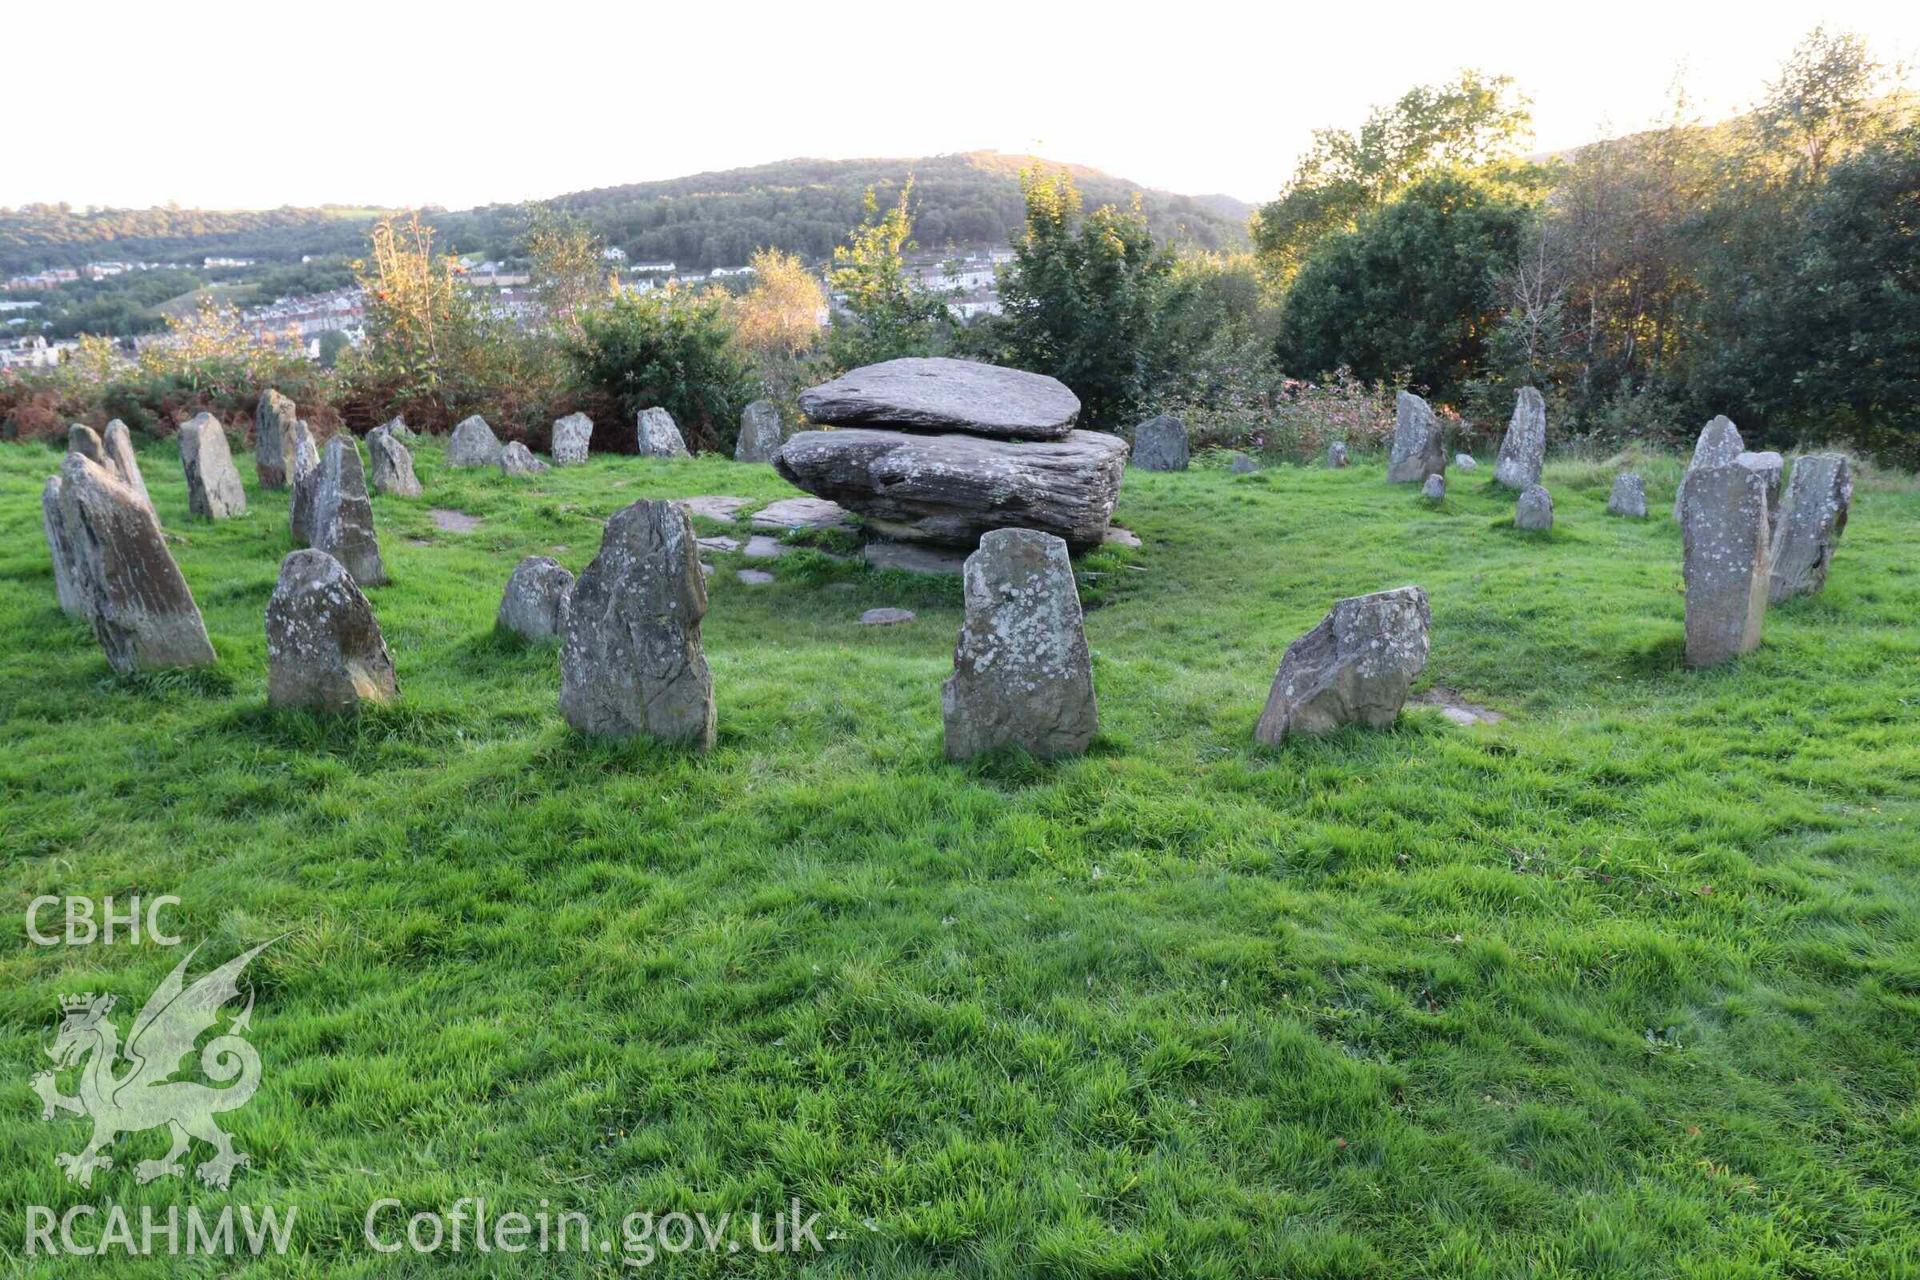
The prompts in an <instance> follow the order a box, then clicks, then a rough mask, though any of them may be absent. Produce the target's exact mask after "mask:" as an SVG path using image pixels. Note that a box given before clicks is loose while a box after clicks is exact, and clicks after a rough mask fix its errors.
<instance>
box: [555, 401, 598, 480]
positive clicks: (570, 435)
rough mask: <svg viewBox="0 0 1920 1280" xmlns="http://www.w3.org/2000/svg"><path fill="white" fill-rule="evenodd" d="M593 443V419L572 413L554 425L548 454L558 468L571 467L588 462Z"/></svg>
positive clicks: (556, 421)
mask: <svg viewBox="0 0 1920 1280" xmlns="http://www.w3.org/2000/svg"><path fill="white" fill-rule="evenodd" d="M592 443H593V419H592V418H589V417H588V416H587V415H586V414H584V413H570V414H568V415H567V416H566V417H564V418H560V419H557V420H555V422H554V424H553V441H552V443H551V444H550V445H549V446H548V449H547V452H549V453H551V454H552V455H553V465H554V466H556V467H571V466H575V465H577V464H578V463H582V462H585V461H586V460H587V452H588V449H589V448H590V447H591V445H592Z"/></svg>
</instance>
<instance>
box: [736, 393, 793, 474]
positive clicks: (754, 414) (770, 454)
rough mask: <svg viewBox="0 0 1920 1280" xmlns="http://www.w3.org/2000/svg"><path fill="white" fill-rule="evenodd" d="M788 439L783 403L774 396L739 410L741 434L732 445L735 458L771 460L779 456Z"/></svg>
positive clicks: (757, 460) (741, 459) (738, 459)
mask: <svg viewBox="0 0 1920 1280" xmlns="http://www.w3.org/2000/svg"><path fill="white" fill-rule="evenodd" d="M786 439H787V429H786V425H785V424H784V423H782V422H781V421H780V406H778V405H776V404H775V403H774V402H773V401H771V400H755V401H754V402H753V403H752V404H750V405H748V406H747V407H746V409H745V410H744V411H743V412H742V413H741V414H740V438H739V439H738V440H737V441H735V443H734V446H733V460H734V461H735V462H772V461H773V460H774V459H775V458H777V457H779V456H780V446H781V445H782V444H785V443H786Z"/></svg>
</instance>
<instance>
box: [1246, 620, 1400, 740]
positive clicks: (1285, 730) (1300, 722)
mask: <svg viewBox="0 0 1920 1280" xmlns="http://www.w3.org/2000/svg"><path fill="white" fill-rule="evenodd" d="M1432 625H1433V614H1432V611H1431V609H1430V608H1429V606H1428V604H1427V593H1426V592H1425V591H1422V590H1421V589H1420V588H1419V587H1397V588H1395V589H1394V590H1392V591H1376V592H1374V593H1373V594H1371V595H1364V596H1351V597H1349V598H1348V599H1345V600H1340V601H1336V602H1335V603H1334V606H1333V609H1332V611H1331V612H1329V613H1328V614H1327V616H1326V617H1324V618H1322V619H1321V620H1320V624H1319V625H1318V626H1316V627H1315V628H1314V629H1313V630H1311V631H1309V632H1307V634H1305V635H1303V636H1301V637H1300V638H1299V639H1298V640H1295V641H1294V642H1293V643H1292V644H1290V645H1288V646H1287V652H1286V654H1285V655H1284V656H1282V658H1281V659H1280V669H1279V670H1278V671H1276V672H1275V673H1274V677H1273V687H1272V688H1271V689H1270V690H1269V691H1268V693H1267V705H1266V708H1265V709H1264V710H1262V711H1261V713H1260V722H1259V724H1258V725H1256V726H1255V727H1254V731H1253V736H1254V740H1255V741H1257V742H1263V743H1267V744H1269V745H1271V744H1274V743H1278V742H1280V741H1281V740H1283V739H1285V738H1287V737H1290V736H1292V735H1294V734H1322V733H1331V732H1333V731H1334V730H1335V729H1338V728H1340V727H1341V726H1343V725H1364V726H1366V727H1367V728H1370V729H1385V728H1387V727H1388V726H1390V725H1391V724H1392V723H1393V722H1394V721H1395V720H1396V719H1398V718H1399V715H1400V709H1401V707H1403V706H1405V705H1406V701H1407V687H1408V685H1410V684H1411V683H1412V682H1413V678H1414V677H1415V676H1417V675H1419V674H1420V672H1421V670H1422V669H1423V668H1425V666H1426V665H1427V644H1428V640H1427V633H1428V630H1429V628H1430V627H1431V626H1432Z"/></svg>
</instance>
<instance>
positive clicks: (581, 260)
mask: <svg viewBox="0 0 1920 1280" xmlns="http://www.w3.org/2000/svg"><path fill="white" fill-rule="evenodd" d="M523 248H524V251H525V253H526V255H527V263H528V275H529V276H530V277H531V279H532V282H533V289H534V293H535V295H536V296H537V297H538V298H539V299H540V305H541V306H543V307H545V308H546V311H547V317H548V319H549V320H551V321H552V323H554V324H555V325H557V326H559V327H560V328H562V329H571V328H573V326H574V325H575V323H576V317H577V316H578V315H579V314H580V312H581V311H583V310H584V309H585V308H587V307H590V306H592V305H593V304H594V303H595V302H596V301H597V300H599V299H601V298H605V297H606V296H608V294H609V292H610V289H609V281H610V279H611V277H610V274H609V272H608V270H607V261H606V256H605V252H606V243H605V242H604V241H602V240H601V239H600V237H599V236H598V235H596V234H594V232H593V230H592V229H591V228H590V227H588V226H587V224H586V223H585V222H583V221H581V220H580V218H578V217H577V216H575V215H574V214H572V213H569V212H566V211H564V210H560V209H556V208H554V207H553V206H551V205H533V206H530V207H529V209H528V213H527V232H526V238H525V242H524V246H523Z"/></svg>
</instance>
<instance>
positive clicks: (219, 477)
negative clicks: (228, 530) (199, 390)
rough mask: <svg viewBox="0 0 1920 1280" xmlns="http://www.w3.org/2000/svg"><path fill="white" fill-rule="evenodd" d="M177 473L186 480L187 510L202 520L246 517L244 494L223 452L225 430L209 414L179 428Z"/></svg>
mask: <svg viewBox="0 0 1920 1280" xmlns="http://www.w3.org/2000/svg"><path fill="white" fill-rule="evenodd" d="M180 469H181V470H182V471H184V472H185V473H186V477H187V510H188V511H190V512H192V513H193V514H194V515H196V516H199V517H200V518H201V519H202V520H225V519H227V518H228V517H230V516H243V515H245V514H247V491H246V490H245V489H244V488H243V487H241V484H240V473H239V472H238V471H237V470H235V469H234V465H233V451H232V450H230V449H229V448H227V432H226V428H224V427H222V426H221V425H220V422H219V419H217V418H215V417H214V416H213V415H212V414H210V413H202V414H197V415H195V416H194V418H193V420H192V421H191V422H188V423H186V424H184V425H183V426H182V427H181V428H180Z"/></svg>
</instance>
